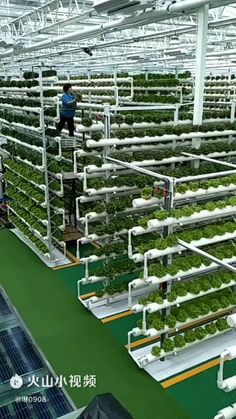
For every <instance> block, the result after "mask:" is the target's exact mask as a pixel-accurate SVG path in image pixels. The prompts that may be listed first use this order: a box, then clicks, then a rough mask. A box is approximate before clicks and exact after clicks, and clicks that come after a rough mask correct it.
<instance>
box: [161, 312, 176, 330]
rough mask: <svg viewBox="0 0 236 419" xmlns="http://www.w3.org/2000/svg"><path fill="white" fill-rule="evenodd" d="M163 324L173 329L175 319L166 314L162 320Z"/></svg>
mask: <svg viewBox="0 0 236 419" xmlns="http://www.w3.org/2000/svg"><path fill="white" fill-rule="evenodd" d="M164 323H165V324H166V325H167V326H168V327H169V328H170V329H172V328H173V327H175V325H176V323H177V322H176V317H175V316H173V315H172V314H168V315H167V316H166V317H165V318H164Z"/></svg>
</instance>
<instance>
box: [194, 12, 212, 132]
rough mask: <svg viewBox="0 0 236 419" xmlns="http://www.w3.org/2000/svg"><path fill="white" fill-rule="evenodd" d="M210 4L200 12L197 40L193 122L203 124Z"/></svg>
mask: <svg viewBox="0 0 236 419" xmlns="http://www.w3.org/2000/svg"><path fill="white" fill-rule="evenodd" d="M208 12H209V5H208V4H206V5H205V6H203V7H201V9H199V12H198V25H197V42H196V77H195V98H194V112H193V124H194V125H201V124H202V114H203V97H204V83H205V67H206V50H207V31H208Z"/></svg>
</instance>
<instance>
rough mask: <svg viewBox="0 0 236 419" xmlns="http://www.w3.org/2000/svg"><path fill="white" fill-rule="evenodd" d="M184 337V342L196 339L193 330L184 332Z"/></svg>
mask: <svg viewBox="0 0 236 419" xmlns="http://www.w3.org/2000/svg"><path fill="white" fill-rule="evenodd" d="M184 338H185V342H186V343H192V342H194V341H195V340H196V339H197V337H196V332H195V330H187V332H185V334H184Z"/></svg>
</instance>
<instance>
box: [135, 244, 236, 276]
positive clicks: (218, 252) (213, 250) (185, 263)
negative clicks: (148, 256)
mask: <svg viewBox="0 0 236 419" xmlns="http://www.w3.org/2000/svg"><path fill="white" fill-rule="evenodd" d="M204 249H206V251H207V252H208V253H210V254H211V255H212V256H215V257H216V258H218V259H220V260H223V259H231V258H233V257H236V246H235V245H234V243H229V242H226V243H224V245H222V244H219V243H218V244H216V245H213V246H211V247H210V248H208V247H207V246H206V247H205V248H204ZM211 264H212V262H211V261H210V260H209V259H206V258H203V257H201V256H199V255H196V254H191V255H188V254H187V255H186V254H184V256H176V257H173V259H172V264H171V265H169V266H163V265H162V264H161V263H160V262H155V263H151V264H150V265H149V266H148V273H149V276H156V277H157V278H164V277H165V276H166V275H170V276H176V275H178V274H179V275H180V274H181V273H182V274H183V273H187V272H189V271H191V269H199V268H200V267H205V268H207V267H208V266H209V265H211ZM140 277H141V278H142V277H143V272H141V274H140Z"/></svg>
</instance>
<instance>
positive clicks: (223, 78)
mask: <svg viewBox="0 0 236 419" xmlns="http://www.w3.org/2000/svg"><path fill="white" fill-rule="evenodd" d="M235 78H236V76H235V74H230V75H227V76H225V75H224V74H221V75H219V74H217V76H212V75H209V76H206V80H228V79H230V80H235Z"/></svg>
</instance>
